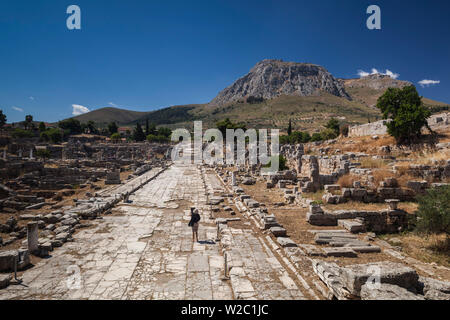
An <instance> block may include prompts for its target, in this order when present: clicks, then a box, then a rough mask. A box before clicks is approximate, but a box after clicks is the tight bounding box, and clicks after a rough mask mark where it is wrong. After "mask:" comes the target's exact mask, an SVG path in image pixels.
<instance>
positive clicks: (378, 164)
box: [360, 158, 389, 169]
mask: <svg viewBox="0 0 450 320" xmlns="http://www.w3.org/2000/svg"><path fill="white" fill-rule="evenodd" d="M360 162H361V168H367V169H386V168H389V163H388V161H386V160H384V159H373V158H364V159H362V160H361V161H360Z"/></svg>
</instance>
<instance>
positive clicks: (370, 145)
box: [332, 135, 395, 155]
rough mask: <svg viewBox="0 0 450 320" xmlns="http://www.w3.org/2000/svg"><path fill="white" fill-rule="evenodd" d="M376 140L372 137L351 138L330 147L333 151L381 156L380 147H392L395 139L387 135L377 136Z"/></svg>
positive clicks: (341, 140) (343, 139) (340, 140)
mask: <svg viewBox="0 0 450 320" xmlns="http://www.w3.org/2000/svg"><path fill="white" fill-rule="evenodd" d="M378 137H379V138H378V139H372V137H352V138H342V139H339V141H338V142H337V143H336V144H334V145H333V146H332V148H333V149H340V150H341V151H342V152H344V153H345V152H363V153H367V154H371V155H378V154H381V152H380V150H379V149H380V147H383V146H392V145H394V144H395V139H394V138H393V137H391V136H388V135H383V136H378Z"/></svg>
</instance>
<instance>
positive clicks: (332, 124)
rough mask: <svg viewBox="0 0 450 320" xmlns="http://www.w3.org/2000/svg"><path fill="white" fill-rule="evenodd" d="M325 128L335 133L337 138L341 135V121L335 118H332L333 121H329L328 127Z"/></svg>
mask: <svg viewBox="0 0 450 320" xmlns="http://www.w3.org/2000/svg"><path fill="white" fill-rule="evenodd" d="M325 128H327V129H331V130H333V131H334V133H335V134H336V136H338V135H339V128H340V126H339V121H338V120H336V119H335V118H331V119H330V120H329V121H328V123H327V125H326V126H325Z"/></svg>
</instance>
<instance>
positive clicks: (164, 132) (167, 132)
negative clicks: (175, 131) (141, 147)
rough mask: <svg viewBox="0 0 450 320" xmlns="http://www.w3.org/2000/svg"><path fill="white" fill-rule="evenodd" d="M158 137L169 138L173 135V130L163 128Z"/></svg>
mask: <svg viewBox="0 0 450 320" xmlns="http://www.w3.org/2000/svg"><path fill="white" fill-rule="evenodd" d="M158 135H161V136H164V137H167V138H169V137H170V136H171V135H172V130H171V129H169V128H164V127H161V128H159V129H158Z"/></svg>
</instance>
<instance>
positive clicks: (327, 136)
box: [320, 128, 339, 140]
mask: <svg viewBox="0 0 450 320" xmlns="http://www.w3.org/2000/svg"><path fill="white" fill-rule="evenodd" d="M338 134H339V132H338V133H336V131H334V130H333V129H330V128H327V129H325V130H323V131H322V132H320V136H321V137H322V140H332V139H336V138H337V136H338Z"/></svg>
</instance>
